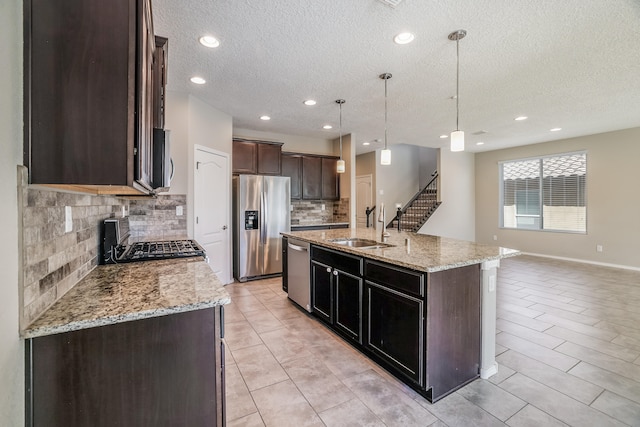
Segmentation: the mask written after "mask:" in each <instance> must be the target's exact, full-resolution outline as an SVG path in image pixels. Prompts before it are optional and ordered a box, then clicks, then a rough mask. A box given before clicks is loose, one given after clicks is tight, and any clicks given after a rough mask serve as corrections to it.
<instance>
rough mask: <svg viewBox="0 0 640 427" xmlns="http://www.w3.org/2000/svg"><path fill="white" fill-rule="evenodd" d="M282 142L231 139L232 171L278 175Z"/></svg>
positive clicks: (279, 172)
mask: <svg viewBox="0 0 640 427" xmlns="http://www.w3.org/2000/svg"><path fill="white" fill-rule="evenodd" d="M281 154H282V143H280V142H267V141H252V140H246V139H234V140H233V173H234V174H258V175H280V174H281V172H282V166H281Z"/></svg>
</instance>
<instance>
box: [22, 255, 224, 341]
mask: <svg viewBox="0 0 640 427" xmlns="http://www.w3.org/2000/svg"><path fill="white" fill-rule="evenodd" d="M230 302H231V298H230V297H229V294H228V293H227V291H226V290H225V289H224V285H223V284H222V283H221V282H220V281H219V280H218V278H217V276H216V275H215V274H214V273H213V271H212V270H211V268H210V267H209V265H208V264H207V263H206V262H205V261H204V260H202V259H201V258H197V259H195V258H190V259H176V260H165V261H144V262H132V263H124V264H111V265H99V266H97V267H96V268H95V269H93V270H92V271H91V272H90V273H89V274H88V275H87V276H85V277H84V278H83V279H82V280H81V281H80V282H78V283H77V284H76V285H75V286H74V287H73V288H72V289H71V290H70V291H69V292H67V293H66V294H65V295H64V296H63V297H62V298H60V300H58V301H57V302H56V303H55V304H53V305H52V306H51V307H50V308H49V309H48V310H47V311H45V312H44V313H43V314H42V316H40V317H39V318H38V319H36V320H35V321H34V322H33V323H32V324H30V325H29V326H28V327H27V328H25V330H24V331H22V337H23V338H35V337H39V336H44V335H53V334H57V333H62V332H70V331H74V330H79V329H85V328H92V327H97V326H105V325H111V324H115V323H121V322H128V321H132V320H139V319H145V318H150V317H157V316H164V315H169V314H174V313H180V312H186V311H193V310H200V309H204V308H210V307H215V306H218V305H225V304H228V303H230Z"/></svg>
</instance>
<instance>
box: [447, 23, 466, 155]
mask: <svg viewBox="0 0 640 427" xmlns="http://www.w3.org/2000/svg"><path fill="white" fill-rule="evenodd" d="M466 35H467V32H466V31H465V30H458V31H454V32H453V33H451V34H449V40H455V42H456V130H455V131H454V132H451V151H464V132H463V131H461V130H460V125H459V122H460V40H462V39H463V38H464V37H465V36H466Z"/></svg>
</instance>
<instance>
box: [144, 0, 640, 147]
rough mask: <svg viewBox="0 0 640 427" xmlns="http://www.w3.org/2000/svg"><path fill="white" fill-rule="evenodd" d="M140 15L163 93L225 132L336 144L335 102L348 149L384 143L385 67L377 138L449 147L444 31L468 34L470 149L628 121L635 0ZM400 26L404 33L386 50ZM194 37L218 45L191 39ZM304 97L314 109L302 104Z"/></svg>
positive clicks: (318, 2) (452, 59)
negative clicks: (350, 138)
mask: <svg viewBox="0 0 640 427" xmlns="http://www.w3.org/2000/svg"><path fill="white" fill-rule="evenodd" d="M153 15H154V25H155V32H156V34H158V35H162V36H165V37H168V38H169V78H168V89H169V90H173V91H179V92H187V93H191V94H193V95H194V96H196V97H198V98H200V99H202V100H204V101H206V102H207V103H209V104H211V105H212V106H214V107H216V108H217V109H219V110H221V111H224V112H226V113H228V114H230V115H231V116H233V122H234V128H245V129H253V130H259V131H266V132H278V133H285V134H291V135H301V136H308V137H318V138H325V139H331V138H336V137H337V136H338V106H337V105H336V104H335V102H334V101H335V100H336V99H338V98H344V99H345V100H346V104H344V106H343V132H344V133H345V134H347V133H354V134H355V136H356V141H357V143H358V144H357V147H358V153H362V152H365V151H368V150H370V149H374V148H380V146H381V145H382V144H381V143H374V144H372V145H371V146H369V148H368V149H367V147H363V146H362V142H365V141H372V140H375V139H380V140H383V138H384V81H383V80H381V79H380V78H379V77H378V75H379V74H381V73H384V72H389V73H392V74H393V78H391V79H390V80H389V81H388V143H389V145H394V144H400V143H406V144H415V145H422V146H428V147H444V146H448V139H446V140H443V139H440V138H439V135H441V134H448V133H450V132H451V131H452V130H454V129H455V100H453V99H452V96H453V95H454V94H455V67H456V45H455V42H452V41H450V40H448V38H447V36H448V34H449V33H451V32H452V31H454V30H458V29H465V30H467V37H466V38H464V39H463V40H461V41H460V129H461V130H464V131H465V136H466V145H467V149H468V150H469V151H474V152H479V151H486V150H494V149H498V148H505V147H512V146H517V145H524V144H531V143H536V142H545V141H551V140H554V139H563V138H569V137H575V136H581V135H588V134H594V133H600V132H607V131H611V130H616V129H625V128H630V127H636V126H640V0H606V1H604V0H404V1H402V2H401V3H400V4H399V5H398V6H396V7H395V8H393V7H390V6H388V5H385V4H384V3H382V2H381V1H378V0H306V1H303V0H180V1H176V0H153ZM402 31H411V32H413V33H414V34H415V36H416V39H415V41H414V42H413V43H410V44H408V45H402V46H401V45H396V44H395V43H394V42H393V37H394V36H395V35H396V34H397V33H399V32H402ZM204 34H211V35H214V36H216V37H217V38H218V39H219V40H220V42H221V45H220V47H218V48H216V49H207V48H205V47H203V46H201V45H200V44H199V43H198V38H199V37H200V36H201V35H204ZM194 75H198V76H201V77H204V78H205V79H206V80H207V84H205V85H202V86H199V85H195V84H193V83H191V82H190V81H189V78H190V77H192V76H194ZM309 98H312V99H315V100H317V101H318V103H317V105H315V106H313V107H307V106H305V105H303V103H302V102H303V101H304V100H305V99H309ZM263 114H267V115H269V116H271V118H272V119H271V121H269V122H265V121H261V120H259V117H260V116H261V115H263ZM520 115H525V116H528V117H529V118H528V120H524V121H520V122H517V121H514V118H515V117H516V116H520ZM324 124H332V125H333V126H334V128H333V129H332V130H323V129H322V126H323V125H324ZM555 127H561V128H562V130H561V131H559V132H550V131H549V129H551V128H555ZM479 131H486V133H484V134H482V135H473V134H474V133H476V132H479ZM478 141H483V142H484V143H485V144H484V145H482V146H477V145H476V142H478Z"/></svg>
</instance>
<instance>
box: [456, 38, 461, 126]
mask: <svg viewBox="0 0 640 427" xmlns="http://www.w3.org/2000/svg"><path fill="white" fill-rule="evenodd" d="M459 122H460V40H459V39H456V131H459V130H460V124H459Z"/></svg>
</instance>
